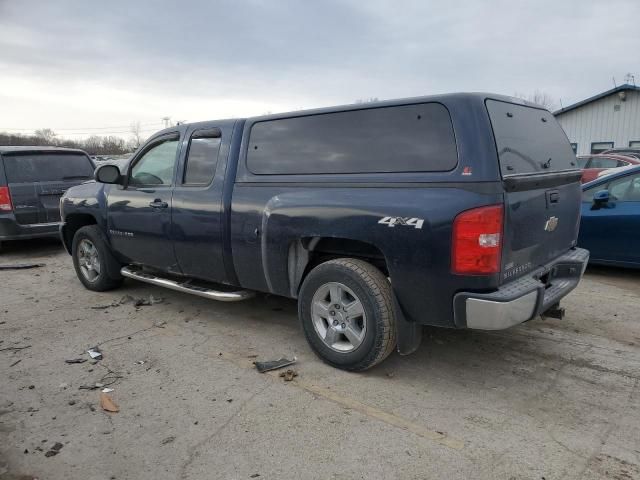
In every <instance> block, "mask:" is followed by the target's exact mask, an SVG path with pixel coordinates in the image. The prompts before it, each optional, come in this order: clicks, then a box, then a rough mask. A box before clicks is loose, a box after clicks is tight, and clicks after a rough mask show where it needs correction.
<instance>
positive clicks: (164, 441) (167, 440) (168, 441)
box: [161, 435, 176, 445]
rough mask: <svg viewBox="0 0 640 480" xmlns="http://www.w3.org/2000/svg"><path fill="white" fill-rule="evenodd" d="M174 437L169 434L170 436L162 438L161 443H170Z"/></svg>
mask: <svg viewBox="0 0 640 480" xmlns="http://www.w3.org/2000/svg"><path fill="white" fill-rule="evenodd" d="M175 439H176V437H174V436H173V435H171V436H170V437H167V438H165V439H164V440H162V442H161V443H162V445H166V444H168V443H172V442H173V441H174V440H175Z"/></svg>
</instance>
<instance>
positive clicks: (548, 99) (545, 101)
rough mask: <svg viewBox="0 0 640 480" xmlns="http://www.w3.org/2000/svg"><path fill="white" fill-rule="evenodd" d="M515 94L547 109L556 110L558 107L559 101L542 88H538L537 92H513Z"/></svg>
mask: <svg viewBox="0 0 640 480" xmlns="http://www.w3.org/2000/svg"><path fill="white" fill-rule="evenodd" d="M513 96H514V97H518V98H521V99H523V100H526V101H528V102H531V103H535V104H538V105H542V106H543V107H545V108H546V109H547V110H551V111H554V110H556V109H557V108H558V102H557V101H556V99H555V98H553V97H552V96H551V95H549V94H548V93H547V92H543V91H541V90H536V91H535V92H533V93H531V94H528V95H527V94H524V93H518V92H516V93H514V94H513Z"/></svg>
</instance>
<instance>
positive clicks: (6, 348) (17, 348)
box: [0, 345, 31, 352]
mask: <svg viewBox="0 0 640 480" xmlns="http://www.w3.org/2000/svg"><path fill="white" fill-rule="evenodd" d="M25 348H31V345H25V346H24V347H5V348H0V352H5V351H9V350H13V351H18V350H24V349H25Z"/></svg>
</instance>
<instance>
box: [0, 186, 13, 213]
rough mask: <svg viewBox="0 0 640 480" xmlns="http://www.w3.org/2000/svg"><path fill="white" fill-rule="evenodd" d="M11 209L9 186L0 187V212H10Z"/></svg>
mask: <svg viewBox="0 0 640 480" xmlns="http://www.w3.org/2000/svg"><path fill="white" fill-rule="evenodd" d="M12 210H13V206H12V205H11V195H10V194H9V187H0V212H10V211H12Z"/></svg>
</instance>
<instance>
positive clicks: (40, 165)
mask: <svg viewBox="0 0 640 480" xmlns="http://www.w3.org/2000/svg"><path fill="white" fill-rule="evenodd" d="M3 159H4V162H3V163H4V170H5V174H6V177H7V185H8V187H9V192H10V194H11V199H12V202H13V210H14V215H15V218H16V222H17V223H18V224H21V225H33V224H43V223H45V224H46V223H56V222H59V221H60V197H61V196H62V195H63V194H64V192H66V191H67V189H69V188H70V187H73V186H74V185H78V184H80V183H82V182H83V181H86V180H90V179H91V178H92V177H93V163H92V162H91V159H90V158H89V157H88V156H87V155H86V154H85V153H83V152H73V151H70V152H66V151H49V152H47V151H42V152H36V151H33V152H32V151H27V152H14V153H11V154H6V153H5V154H4V155H3Z"/></svg>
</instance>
